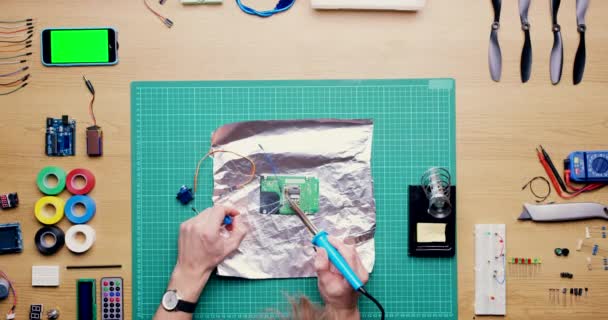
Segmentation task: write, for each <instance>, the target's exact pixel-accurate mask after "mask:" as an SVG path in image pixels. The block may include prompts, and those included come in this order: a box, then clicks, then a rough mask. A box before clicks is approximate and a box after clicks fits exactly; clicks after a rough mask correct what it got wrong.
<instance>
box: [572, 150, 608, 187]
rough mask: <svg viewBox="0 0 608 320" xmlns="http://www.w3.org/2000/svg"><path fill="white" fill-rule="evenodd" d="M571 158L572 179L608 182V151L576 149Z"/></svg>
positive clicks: (576, 180)
mask: <svg viewBox="0 0 608 320" xmlns="http://www.w3.org/2000/svg"><path fill="white" fill-rule="evenodd" d="M568 158H569V159H570V165H569V169H570V180H572V181H575V182H581V183H590V182H600V183H602V182H603V183H608V151H575V152H572V153H571V154H570V155H569V156H568Z"/></svg>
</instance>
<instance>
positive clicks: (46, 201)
mask: <svg viewBox="0 0 608 320" xmlns="http://www.w3.org/2000/svg"><path fill="white" fill-rule="evenodd" d="M46 205H51V206H53V207H55V214H54V215H53V216H52V217H49V216H48V215H47V214H45V213H44V207H45V206H46ZM64 206H65V203H64V202H63V200H62V199H61V198H59V197H42V198H40V199H39V200H38V201H36V206H35V207H34V214H35V215H36V219H38V221H40V223H42V224H46V225H53V224H56V223H57V222H59V221H61V219H63V209H64Z"/></svg>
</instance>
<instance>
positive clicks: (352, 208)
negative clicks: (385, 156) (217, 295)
mask: <svg viewBox="0 0 608 320" xmlns="http://www.w3.org/2000/svg"><path fill="white" fill-rule="evenodd" d="M372 136H373V122H372V120H336V119H317V120H286V121H250V122H239V123H232V124H228V125H224V126H222V127H220V128H218V129H217V130H216V131H215V132H214V133H213V136H212V142H211V144H212V149H214V150H218V149H221V150H229V151H233V152H236V153H239V154H241V155H243V156H247V157H249V158H250V159H252V160H253V161H254V162H255V165H256V167H257V171H256V177H255V179H254V180H253V181H252V182H251V183H249V184H247V185H246V186H244V187H242V188H240V189H236V190H234V186H235V185H238V184H240V183H243V182H244V181H246V180H247V177H248V176H249V173H250V169H251V164H250V162H249V161H247V160H246V159H243V158H239V157H237V156H235V155H233V154H229V153H216V154H215V156H214V161H213V171H214V174H213V178H214V191H213V201H214V203H215V204H222V205H229V206H232V207H234V208H236V209H238V210H239V211H240V212H241V215H242V216H243V218H244V220H245V221H246V223H248V224H249V233H248V234H247V236H246V237H245V239H244V241H243V242H242V243H241V246H240V247H239V249H238V250H237V251H236V252H235V253H234V254H232V255H231V256H229V257H228V258H227V259H226V260H224V261H223V262H222V263H221V264H220V265H219V266H218V268H217V270H218V274H219V275H221V276H231V277H241V278H249V279H267V278H297V277H314V276H316V273H315V271H314V266H313V262H314V254H315V253H314V250H313V246H312V244H311V239H312V236H311V234H310V233H309V232H308V230H307V229H306V228H305V227H304V224H303V223H302V222H301V221H300V219H299V218H298V217H297V216H295V215H279V214H262V213H260V176H261V175H273V174H275V173H274V172H273V168H274V170H276V174H277V175H296V176H314V177H316V178H317V179H319V211H318V212H317V213H315V214H314V215H309V218H310V219H311V221H312V222H313V223H314V224H315V225H316V226H317V228H318V229H319V230H325V231H327V232H328V233H329V234H330V235H333V236H335V237H338V238H341V239H343V240H345V241H346V242H347V243H350V244H354V245H355V246H356V248H357V251H358V253H359V255H360V257H361V260H362V262H363V265H364V266H365V268H366V269H367V270H368V271H369V272H371V271H372V269H373V266H374V258H375V252H374V239H373V237H374V233H375V228H376V204H375V200H374V192H373V180H372V175H371V166H370V161H371V148H372Z"/></svg>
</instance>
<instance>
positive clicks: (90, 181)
mask: <svg viewBox="0 0 608 320" xmlns="http://www.w3.org/2000/svg"><path fill="white" fill-rule="evenodd" d="M78 177H81V178H83V179H84V187H82V188H78V187H77V186H76V178H78ZM66 187H67V189H68V191H69V192H70V193H71V194H88V193H89V192H91V190H93V188H94V187H95V176H94V175H93V173H92V172H91V171H89V170H87V169H82V168H77V169H74V170H72V171H70V173H68V176H67V179H66Z"/></svg>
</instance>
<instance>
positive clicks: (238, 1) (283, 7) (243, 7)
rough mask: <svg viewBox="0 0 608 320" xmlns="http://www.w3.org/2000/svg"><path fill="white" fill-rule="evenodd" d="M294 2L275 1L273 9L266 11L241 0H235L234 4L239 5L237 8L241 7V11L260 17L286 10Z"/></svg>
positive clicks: (287, 0)
mask: <svg viewBox="0 0 608 320" xmlns="http://www.w3.org/2000/svg"><path fill="white" fill-rule="evenodd" d="M294 3H296V0H279V3H277V5H276V6H275V7H274V9H272V10H266V11H258V10H255V9H253V8H251V7H249V6H246V5H244V4H243V3H242V2H241V0H236V4H237V5H238V6H239V8H241V10H243V12H245V13H247V14H250V15H254V16H258V17H262V18H268V17H270V16H272V15H274V14H276V13H281V12H283V11H287V10H289V8H291V7H292V6H293V4H294Z"/></svg>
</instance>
